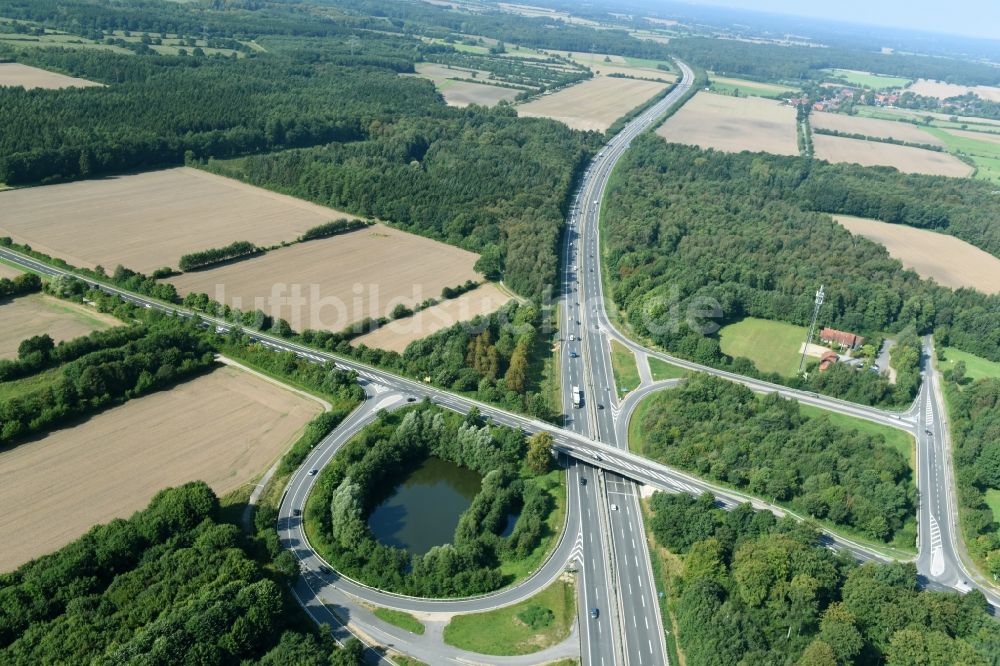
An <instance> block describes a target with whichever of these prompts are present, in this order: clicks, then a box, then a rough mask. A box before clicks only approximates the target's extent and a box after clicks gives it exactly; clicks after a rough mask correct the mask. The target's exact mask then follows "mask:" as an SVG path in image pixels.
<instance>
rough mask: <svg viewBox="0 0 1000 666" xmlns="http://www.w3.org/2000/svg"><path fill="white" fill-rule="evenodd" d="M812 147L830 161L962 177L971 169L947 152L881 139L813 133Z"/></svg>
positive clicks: (817, 155) (820, 156) (818, 155)
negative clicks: (892, 142) (872, 139)
mask: <svg viewBox="0 0 1000 666" xmlns="http://www.w3.org/2000/svg"><path fill="white" fill-rule="evenodd" d="M813 149H814V152H815V155H816V157H817V158H818V159H821V160H827V161H829V162H853V163H856V164H860V165H862V166H890V167H896V168H897V169H899V170H900V171H902V172H903V173H926V174H931V175H935V176H952V177H954V178H963V177H965V176H968V175H969V174H971V173H972V167H971V166H969V165H968V164H966V163H965V162H963V161H961V160H960V159H958V158H957V157H955V156H953V155H949V154H948V153H944V152H937V151H934V150H924V149H923V148H913V147H911V146H897V145H894V144H891V143H881V142H878V141H864V140H862V139H847V138H844V137H840V136H824V135H822V134H814V135H813Z"/></svg>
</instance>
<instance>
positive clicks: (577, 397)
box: [573, 386, 583, 407]
mask: <svg viewBox="0 0 1000 666" xmlns="http://www.w3.org/2000/svg"><path fill="white" fill-rule="evenodd" d="M581 404H583V397H582V394H581V393H580V387H579V386H574V387H573V406H574V407H579V406H580V405H581Z"/></svg>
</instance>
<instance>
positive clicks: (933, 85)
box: [906, 79, 1000, 102]
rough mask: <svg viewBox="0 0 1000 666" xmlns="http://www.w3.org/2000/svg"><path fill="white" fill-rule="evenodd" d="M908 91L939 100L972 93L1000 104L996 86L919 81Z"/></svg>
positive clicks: (999, 91) (999, 93)
mask: <svg viewBox="0 0 1000 666" xmlns="http://www.w3.org/2000/svg"><path fill="white" fill-rule="evenodd" d="M906 90H907V92H912V93H915V94H917V95H924V96H925V97H936V98H938V99H948V98H949V97H958V96H960V95H967V94H969V93H970V92H972V93H975V94H976V95H978V96H979V97H981V98H982V99H985V100H989V101H990V102H1000V88H996V87H994V86H962V85H958V84H955V83H944V82H943V81H929V80H928V79H919V80H917V82H916V83H914V84H913V85H911V86H910V87H909V88H907V89H906Z"/></svg>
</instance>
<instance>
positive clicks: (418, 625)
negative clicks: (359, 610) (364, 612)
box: [372, 608, 424, 636]
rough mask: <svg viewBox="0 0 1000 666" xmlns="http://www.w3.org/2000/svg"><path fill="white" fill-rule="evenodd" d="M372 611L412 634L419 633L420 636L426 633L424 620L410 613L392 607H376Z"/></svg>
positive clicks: (379, 617)
mask: <svg viewBox="0 0 1000 666" xmlns="http://www.w3.org/2000/svg"><path fill="white" fill-rule="evenodd" d="M372 612H373V613H374V614H375V617H377V618H378V619H380V620H382V621H383V622H388V623H389V624H391V625H394V626H397V627H399V628H400V629H405V630H406V631H408V632H410V633H411V634H417V635H418V636H423V635H424V624H423V622H421V621H420V620H418V619H417V618H415V617H413V616H412V615H410V614H409V613H406V612H404V611H399V610H393V609H391V608H376V609H374V610H373V611H372Z"/></svg>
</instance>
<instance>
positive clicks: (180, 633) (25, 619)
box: [0, 481, 362, 666]
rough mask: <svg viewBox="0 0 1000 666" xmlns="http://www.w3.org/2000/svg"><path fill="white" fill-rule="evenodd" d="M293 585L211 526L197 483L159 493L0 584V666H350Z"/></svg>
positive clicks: (212, 507)
mask: <svg viewBox="0 0 1000 666" xmlns="http://www.w3.org/2000/svg"><path fill="white" fill-rule="evenodd" d="M288 557H291V555H290V554H289V555H288ZM286 560H287V558H286ZM285 564H286V565H287V564H288V562H287V561H286V562H285ZM297 575H298V571H297V567H296V565H295V562H294V560H292V562H291V568H290V569H289V568H288V567H287V566H285V567H284V568H283V569H279V568H276V567H274V566H272V563H271V562H270V561H269V560H268V559H266V558H262V557H260V556H259V555H258V553H257V552H256V549H255V546H254V544H253V543H252V541H251V540H249V539H247V538H246V537H244V536H243V535H241V534H240V531H239V529H238V528H237V527H236V526H235V525H232V524H228V523H225V522H222V520H221V517H220V511H219V501H218V499H217V498H216V497H215V495H214V494H213V493H212V490H211V489H210V488H209V487H208V486H207V485H205V484H204V483H202V482H200V481H198V482H192V483H189V484H186V485H184V486H181V487H178V488H170V489H167V490H163V491H160V492H159V493H157V494H156V496H155V497H153V499H152V500H151V501H150V503H149V506H147V507H146V508H145V509H143V510H141V511H138V512H136V513H135V514H133V515H132V517H131V518H128V519H124V520H123V519H117V520H114V521H112V522H110V523H108V524H106V525H98V526H96V527H94V528H92V529H91V530H90V531H88V532H87V533H86V534H85V535H84V536H82V537H80V538H79V539H77V540H75V541H73V542H72V543H70V544H69V545H67V546H65V547H63V548H61V549H60V550H58V551H56V552H54V553H51V554H48V555H45V556H42V557H40V558H38V559H36V560H33V561H31V562H29V563H27V564H24V565H22V566H21V567H19V568H18V569H17V570H16V571H14V572H12V573H7V574H3V575H2V576H0V661H3V663H5V664H12V665H18V666H20V665H22V664H23V665H25V666H27V665H29V664H39V663H51V662H57V661H58V662H74V663H98V664H103V663H124V662H140V661H141V662H146V663H184V662H190V661H197V662H199V663H204V664H235V663H241V664H272V665H277V664H293V663H294V664H310V665H314V666H320V665H328V666H348V665H351V666H353V665H358V664H361V663H362V661H361V659H360V648H361V646H360V645H359V644H351V645H349V647H348V649H338V648H337V647H336V645H335V644H334V642H333V639H332V638H331V637H330V636H329V634H327V633H326V632H324V631H322V629H321V628H318V627H316V626H315V625H313V624H312V622H311V620H308V619H306V618H305V616H304V613H303V612H302V611H301V610H300V609H299V607H298V606H297V605H296V603H295V601H294V600H293V599H292V597H291V594H290V593H289V591H288V584H289V583H290V582H292V581H294V579H295V576H297Z"/></svg>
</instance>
